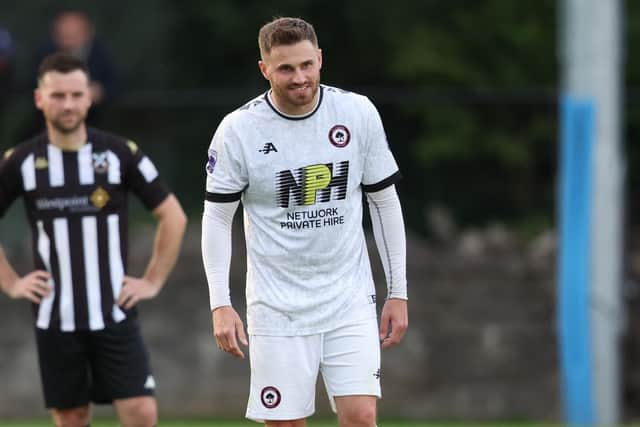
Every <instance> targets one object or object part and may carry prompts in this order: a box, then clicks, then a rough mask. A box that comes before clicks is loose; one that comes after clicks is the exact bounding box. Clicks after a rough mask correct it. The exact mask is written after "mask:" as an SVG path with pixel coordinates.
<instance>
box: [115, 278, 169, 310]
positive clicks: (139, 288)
mask: <svg viewBox="0 0 640 427" xmlns="http://www.w3.org/2000/svg"><path fill="white" fill-rule="evenodd" d="M159 291H160V286H158V285H156V284H154V283H151V282H150V281H148V280H147V279H139V278H137V277H130V276H124V279H123V281H122V290H120V295H118V301H117V302H118V305H119V306H120V307H123V308H125V309H127V310H129V309H131V308H133V306H135V305H136V304H137V303H138V302H140V300H144V299H151V298H153V297H155V296H156V295H158V292H159Z"/></svg>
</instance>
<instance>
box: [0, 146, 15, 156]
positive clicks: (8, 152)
mask: <svg viewBox="0 0 640 427" xmlns="http://www.w3.org/2000/svg"><path fill="white" fill-rule="evenodd" d="M13 150H14V149H13V148H9V149H8V150H7V151H5V152H4V156H2V158H3V159H8V158H9V157H10V156H11V155H12V154H13Z"/></svg>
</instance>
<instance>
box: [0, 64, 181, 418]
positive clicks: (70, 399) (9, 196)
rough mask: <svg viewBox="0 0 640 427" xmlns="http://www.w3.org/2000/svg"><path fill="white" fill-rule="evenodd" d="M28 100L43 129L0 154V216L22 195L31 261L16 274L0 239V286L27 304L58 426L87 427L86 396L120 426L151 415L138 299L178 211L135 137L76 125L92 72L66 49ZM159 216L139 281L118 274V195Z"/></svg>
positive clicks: (122, 248)
mask: <svg viewBox="0 0 640 427" xmlns="http://www.w3.org/2000/svg"><path fill="white" fill-rule="evenodd" d="M35 104H36V106H37V107H38V109H39V110H40V111H41V112H42V114H43V115H44V118H45V122H46V126H47V129H46V131H45V132H44V133H42V134H41V135H38V136H36V137H34V138H33V139H31V140H29V141H26V142H24V143H22V144H20V145H18V146H16V147H15V149H10V150H8V151H7V152H6V153H5V154H4V156H3V158H2V159H1V160H0V216H1V215H3V214H4V213H5V212H6V211H7V209H8V208H9V206H10V205H11V204H12V202H13V201H14V200H16V199H17V198H19V197H22V198H23V200H24V203H25V208H26V213H27V217H28V220H29V223H30V225H31V228H32V233H33V248H34V258H35V265H36V270H34V271H32V272H30V273H28V274H26V275H24V276H20V275H18V274H17V273H16V271H15V270H14V269H13V268H12V266H11V265H10V263H9V262H8V260H7V258H6V256H5V255H4V252H3V251H2V249H1V248H0V286H1V288H2V290H3V291H4V292H5V293H6V294H7V295H9V296H10V297H11V298H16V299H18V298H24V299H27V300H30V301H31V302H33V307H34V312H35V317H36V342H37V348H38V358H39V363H40V373H41V378H42V385H43V389H44V398H45V403H46V407H47V408H49V409H50V410H51V414H52V417H53V420H54V422H55V425H57V426H74V427H75V426H86V425H88V424H89V422H90V418H91V413H90V402H96V403H112V402H113V404H114V406H115V408H116V411H117V413H118V416H119V418H120V421H121V423H122V425H124V426H154V425H156V423H157V409H156V401H155V398H154V397H153V394H154V388H155V381H154V379H153V376H152V374H151V370H150V365H149V357H148V354H147V350H146V347H145V344H144V342H143V340H142V336H141V333H140V329H139V325H138V321H137V312H136V305H137V303H138V302H140V301H141V300H145V299H149V298H153V297H154V296H156V295H157V294H158V292H159V291H160V289H161V288H162V286H163V284H164V283H165V281H166V280H167V277H168V275H169V273H170V271H171V270H172V268H173V266H174V264H175V261H176V258H177V256H178V252H179V249H180V245H181V241H182V236H183V233H184V229H185V226H186V217H185V214H184V212H183V211H182V208H181V206H180V204H179V202H178V201H177V199H176V198H175V197H174V196H173V195H172V194H171V193H170V192H169V191H168V190H167V188H166V187H165V186H164V185H163V184H162V182H161V181H160V178H159V175H158V171H157V170H156V168H155V167H154V165H153V163H152V162H151V160H150V159H149V158H148V157H147V156H145V155H144V154H143V153H142V151H141V150H140V149H139V148H138V146H137V145H136V144H135V143H133V142H132V141H128V140H126V139H123V138H121V137H118V136H115V135H112V134H109V133H105V132H102V131H99V130H96V129H93V128H88V127H87V126H86V125H85V118H86V115H87V112H88V110H89V107H90V105H91V96H90V83H89V75H88V72H87V68H86V65H85V64H84V62H82V61H81V60H80V59H77V58H76V57H74V56H71V55H69V54H66V53H56V54H53V55H50V56H48V57H46V58H45V59H44V60H43V62H42V64H41V66H40V69H39V73H38V87H37V89H36V91H35ZM129 192H132V193H133V194H135V195H136V196H137V197H138V198H139V199H140V200H141V201H142V202H143V203H144V205H145V206H146V207H147V208H148V209H149V210H151V211H152V213H153V216H154V217H155V219H156V220H157V222H158V225H157V229H156V234H155V243H154V246H153V253H152V255H151V259H150V261H149V264H148V266H147V268H146V271H145V273H144V275H143V277H141V278H137V277H131V276H128V275H127V261H126V260H127V243H128V238H127V229H128V221H127V194H128V193H129Z"/></svg>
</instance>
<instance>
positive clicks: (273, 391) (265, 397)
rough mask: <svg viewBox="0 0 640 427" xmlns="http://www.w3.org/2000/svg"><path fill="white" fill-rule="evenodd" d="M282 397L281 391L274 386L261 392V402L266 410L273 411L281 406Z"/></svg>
mask: <svg viewBox="0 0 640 427" xmlns="http://www.w3.org/2000/svg"><path fill="white" fill-rule="evenodd" d="M281 399H282V396H281V395H280V390H278V389H277V388H275V387H273V386H268V387H265V388H263V389H262V391H261V392H260V400H261V401H262V404H263V405H264V406H265V408H269V409H273V408H275V407H276V406H278V405H279V404H280V400H281Z"/></svg>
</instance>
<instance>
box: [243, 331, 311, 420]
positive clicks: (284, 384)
mask: <svg viewBox="0 0 640 427" xmlns="http://www.w3.org/2000/svg"><path fill="white" fill-rule="evenodd" d="M249 357H250V363H251V389H250V392H249V402H248V405H247V418H249V419H252V420H256V421H265V420H270V421H285V420H288V421H293V420H300V419H303V418H306V417H308V416H310V415H311V414H313V412H314V411H315V390H316V389H315V384H316V381H317V378H318V369H319V363H320V335H308V336H301V337H272V336H261V335H258V336H256V335H252V336H251V337H250V346H249Z"/></svg>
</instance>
